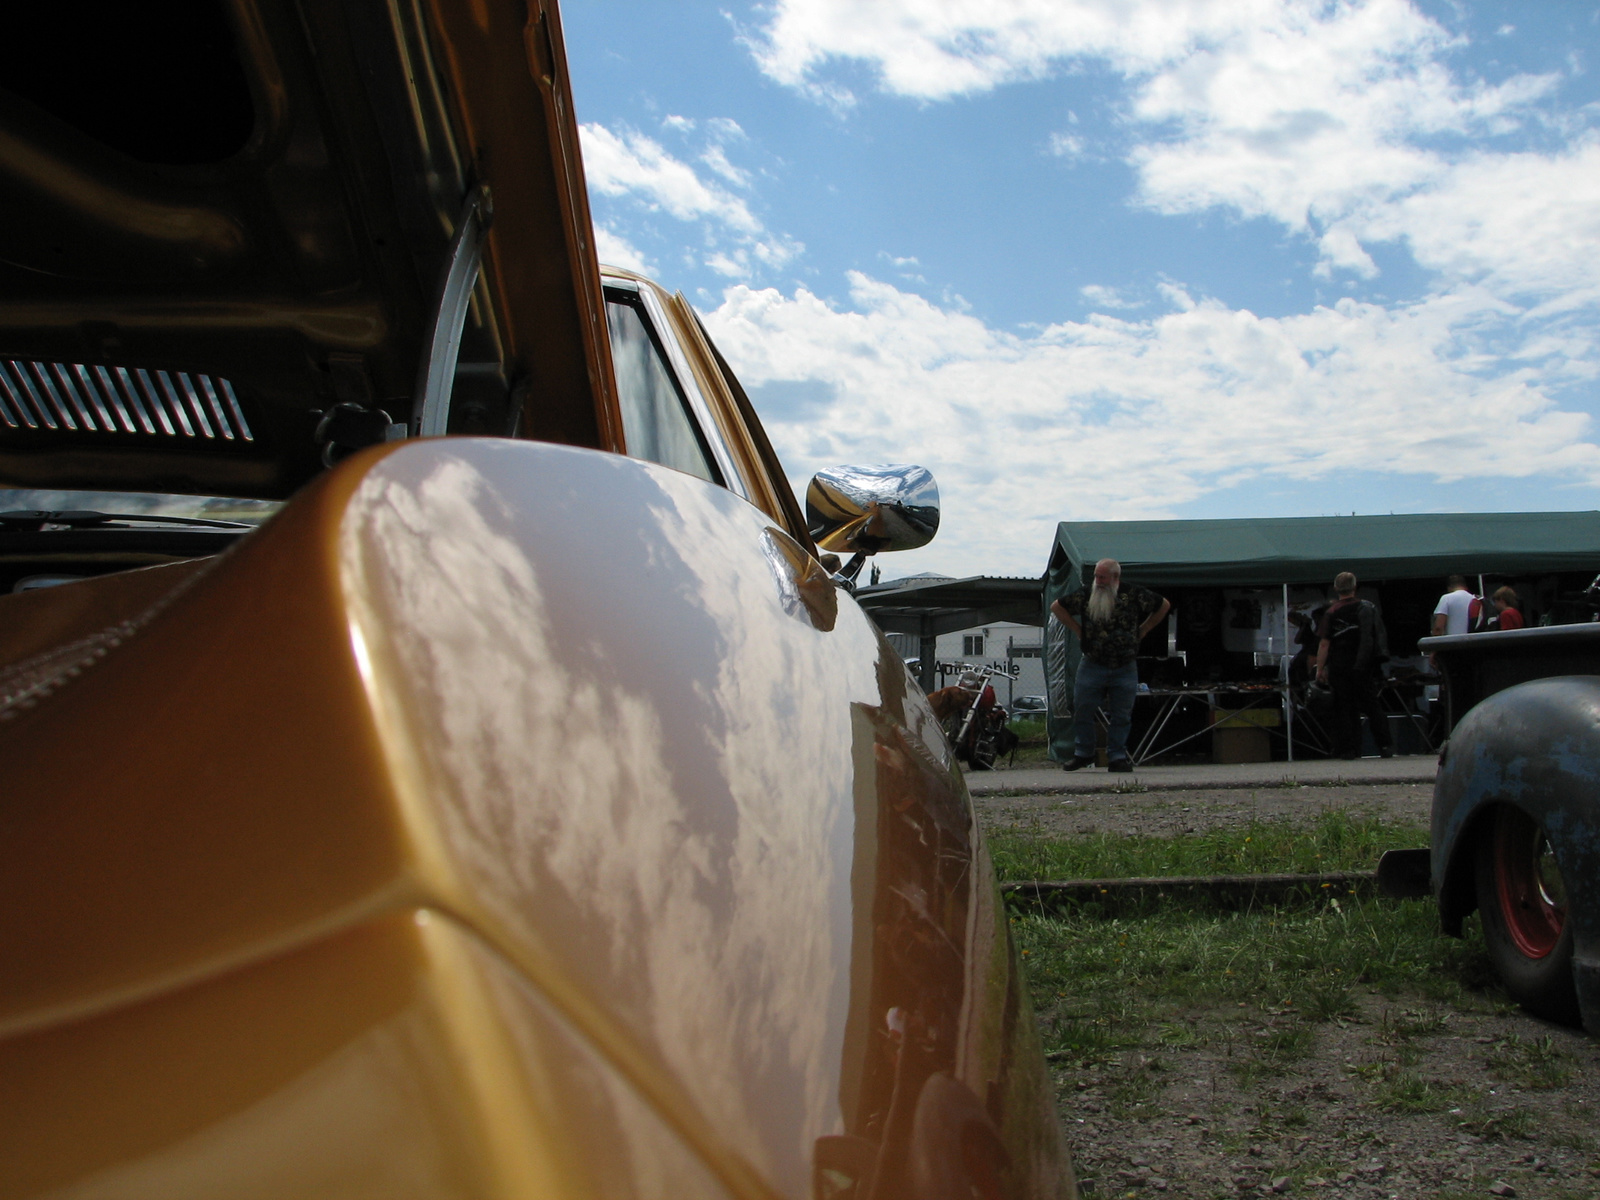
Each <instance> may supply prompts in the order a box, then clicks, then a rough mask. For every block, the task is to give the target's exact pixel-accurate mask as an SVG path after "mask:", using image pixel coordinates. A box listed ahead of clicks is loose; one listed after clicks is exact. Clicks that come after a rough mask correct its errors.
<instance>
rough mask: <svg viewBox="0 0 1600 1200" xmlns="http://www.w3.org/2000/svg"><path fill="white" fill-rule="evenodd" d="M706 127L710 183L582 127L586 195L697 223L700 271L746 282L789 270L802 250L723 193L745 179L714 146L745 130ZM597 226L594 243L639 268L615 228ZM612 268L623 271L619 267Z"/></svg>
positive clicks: (679, 120)
mask: <svg viewBox="0 0 1600 1200" xmlns="http://www.w3.org/2000/svg"><path fill="white" fill-rule="evenodd" d="M665 124H667V125H668V127H669V128H672V129H673V130H675V131H677V132H681V133H689V132H693V131H694V129H695V123H694V122H693V121H691V120H689V119H688V118H686V117H669V118H667V121H666V122H665ZM705 124H706V126H707V128H708V129H711V130H712V135H713V137H715V138H716V139H718V142H716V143H713V144H712V145H710V146H708V147H707V148H706V150H705V151H704V152H703V153H702V154H701V156H700V161H701V162H702V163H703V164H704V165H705V166H706V167H708V168H709V169H710V171H711V173H712V176H714V177H707V176H705V175H702V174H701V173H700V172H699V171H697V170H696V169H695V167H694V166H692V165H691V164H689V163H687V162H684V161H683V160H682V159H680V158H678V157H676V156H675V155H673V154H671V153H670V152H668V151H667V150H666V148H665V147H663V146H662V145H661V144H660V143H659V142H657V141H655V140H654V139H653V138H650V137H647V136H645V135H644V134H642V133H638V132H636V131H634V130H629V129H623V130H621V131H613V130H611V129H608V128H606V127H605V126H604V125H600V124H593V123H591V124H587V125H583V126H580V129H579V132H580V135H581V137H582V140H583V162H584V171H585V174H586V175H587V177H588V182H589V187H590V189H591V191H592V192H593V193H596V194H598V195H599V196H603V197H609V198H614V199H619V200H627V201H630V202H632V203H633V204H634V205H636V206H638V207H640V208H642V209H644V210H645V211H646V212H649V213H658V212H664V213H666V214H667V215H668V216H671V217H673V218H675V219H677V220H679V221H684V222H697V223H699V224H700V225H701V226H702V229H703V232H704V238H705V244H706V250H705V255H704V262H705V265H706V266H708V267H710V268H711V269H712V270H714V271H716V272H718V273H719V274H722V275H726V276H728V277H730V278H738V277H748V276H749V275H750V274H751V272H752V271H753V270H755V269H757V268H764V269H776V268H779V267H782V266H784V265H785V264H787V263H789V262H791V261H792V260H794V259H795V258H796V257H798V256H799V255H800V254H801V253H802V252H803V250H804V246H802V245H801V243H799V242H798V241H796V240H795V239H794V238H791V237H789V236H788V235H786V234H782V233H774V232H773V231H771V230H769V229H767V228H766V227H765V226H764V225H763V224H762V222H761V221H760V219H758V218H757V217H756V215H755V214H754V212H752V211H751V209H750V206H749V204H747V203H746V202H745V200H744V199H743V198H742V197H741V196H738V195H735V194H734V192H732V191H730V190H729V186H731V187H737V188H745V187H747V186H748V185H749V183H750V174H749V172H747V171H745V170H743V169H742V168H740V167H737V166H735V165H734V164H733V163H732V162H730V161H729V160H728V157H727V154H726V152H725V151H724V150H723V147H722V144H720V143H722V142H728V141H734V140H737V139H739V138H742V137H743V130H741V129H740V128H739V126H738V124H737V123H736V122H734V121H730V120H727V119H725V118H717V119H715V120H712V121H707V122H705ZM724 185H728V186H724ZM597 225H600V226H601V229H600V232H597V235H596V236H597V238H600V239H601V240H602V245H605V244H607V243H606V241H605V239H607V238H609V239H610V242H609V244H610V245H611V246H613V247H615V248H616V251H617V253H628V254H632V255H633V256H634V257H635V258H636V259H637V260H639V261H643V255H642V254H641V253H640V251H638V250H637V249H635V248H634V247H633V246H632V245H630V244H629V243H628V242H627V240H626V238H625V237H624V235H622V234H621V233H619V232H618V231H617V230H616V229H615V227H614V226H611V225H607V224H604V223H603V222H597ZM602 257H604V255H602ZM616 265H618V266H623V265H627V264H625V263H622V262H620V261H618V262H617V263H616Z"/></svg>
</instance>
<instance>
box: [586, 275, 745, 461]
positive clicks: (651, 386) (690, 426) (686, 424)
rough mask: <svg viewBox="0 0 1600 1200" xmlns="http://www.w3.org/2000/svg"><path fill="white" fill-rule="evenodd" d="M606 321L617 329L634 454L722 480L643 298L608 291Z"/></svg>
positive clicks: (620, 382)
mask: <svg viewBox="0 0 1600 1200" xmlns="http://www.w3.org/2000/svg"><path fill="white" fill-rule="evenodd" d="M606 324H607V326H608V327H609V328H610V332H611V361H612V363H613V365H614V366H615V368H616V373H617V395H618V399H619V400H620V402H621V404H622V432H623V435H624V436H625V437H626V438H627V441H628V453H629V454H630V455H631V456H632V457H634V458H642V459H646V460H648V461H650V462H655V463H660V464H661V465H662V466H666V467H675V468H677V469H678V470H680V471H686V472H688V473H689V474H690V475H698V476H699V477H700V478H701V479H708V480H710V481H711V482H712V483H721V482H722V477H721V475H720V473H719V472H718V471H717V469H716V467H715V466H714V465H712V461H711V455H710V453H709V451H708V450H707V448H706V444H705V438H704V436H703V435H702V434H701V432H700V429H699V427H698V426H697V425H696V424H695V422H694V419H693V418H692V417H691V416H690V414H689V409H688V405H687V403H686V401H685V399H684V396H683V393H682V392H681V391H680V390H679V389H678V384H677V381H676V380H675V379H674V378H673V376H672V372H671V371H670V370H669V369H668V367H667V364H666V363H665V362H664V361H663V359H662V355H661V348H660V347H659V346H658V345H657V344H656V340H655V337H654V335H653V334H652V333H651V330H650V326H649V323H648V322H647V321H646V320H645V316H644V312H643V311H642V306H641V305H640V303H639V302H638V300H636V299H634V298H632V297H628V296H626V295H624V294H618V293H609V292H608V293H607V294H606Z"/></svg>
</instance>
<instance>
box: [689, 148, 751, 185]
mask: <svg viewBox="0 0 1600 1200" xmlns="http://www.w3.org/2000/svg"><path fill="white" fill-rule="evenodd" d="M700 161H701V162H703V163H705V165H706V166H708V167H710V168H711V170H712V171H713V172H714V173H715V174H717V175H720V176H721V177H722V178H723V179H725V180H727V181H728V182H729V183H731V184H733V185H734V186H735V187H749V186H750V172H749V171H746V170H743V169H742V168H740V167H736V166H734V165H733V164H732V163H731V162H729V161H728V155H727V152H726V151H724V150H723V148H722V147H721V146H712V147H711V148H710V149H709V150H707V151H706V152H705V153H704V154H702V155H701V156H700Z"/></svg>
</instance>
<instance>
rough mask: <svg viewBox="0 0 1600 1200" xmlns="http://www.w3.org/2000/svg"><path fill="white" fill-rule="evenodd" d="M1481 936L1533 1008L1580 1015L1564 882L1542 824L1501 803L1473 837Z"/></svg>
mask: <svg viewBox="0 0 1600 1200" xmlns="http://www.w3.org/2000/svg"><path fill="white" fill-rule="evenodd" d="M1477 853H1478V859H1477V885H1478V910H1479V912H1480V913H1482V915H1483V940H1484V943H1485V945H1486V947H1487V949H1488V952H1489V960H1490V961H1491V962H1492V963H1493V964H1494V969H1495V971H1496V973H1497V974H1498V975H1499V976H1500V981H1501V983H1502V984H1504V985H1505V989H1506V991H1507V992H1508V993H1509V994H1510V995H1511V998H1512V999H1513V1000H1515V1001H1516V1002H1517V1003H1518V1004H1520V1005H1522V1007H1524V1008H1526V1009H1527V1010H1528V1011H1529V1012H1531V1013H1533V1014H1534V1015H1535V1016H1539V1017H1544V1018H1545V1019H1546V1020H1549V1021H1559V1022H1560V1023H1562V1024H1563V1025H1577V1024H1579V1023H1580V1017H1579V1013H1578V989H1577V986H1576V985H1575V984H1574V983H1573V979H1572V922H1571V921H1570V920H1569V919H1568V914H1567V896H1566V888H1565V886H1564V885H1563V884H1562V882H1561V870H1560V867H1559V866H1557V864H1556V860H1555V854H1554V853H1553V852H1552V851H1551V848H1550V839H1549V838H1548V837H1547V836H1546V835H1545V831H1544V829H1543V828H1542V827H1541V826H1540V825H1539V823H1538V822H1537V821H1535V820H1534V819H1533V818H1532V817H1530V816H1528V814H1527V813H1525V812H1523V811H1522V810H1521V809H1520V808H1516V807H1514V806H1512V805H1509V804H1502V805H1500V806H1499V807H1497V808H1496V809H1495V811H1494V812H1493V813H1492V814H1491V816H1490V820H1489V826H1488V828H1487V829H1486V830H1485V831H1484V834H1483V836H1481V837H1479V838H1478V846H1477Z"/></svg>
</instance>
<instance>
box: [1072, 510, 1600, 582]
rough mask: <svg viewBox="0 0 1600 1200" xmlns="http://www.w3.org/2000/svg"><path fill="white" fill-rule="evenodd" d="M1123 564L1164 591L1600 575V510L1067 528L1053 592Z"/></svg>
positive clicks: (1094, 524)
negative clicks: (1353, 577) (1103, 563)
mask: <svg viewBox="0 0 1600 1200" xmlns="http://www.w3.org/2000/svg"><path fill="white" fill-rule="evenodd" d="M1102 558H1114V559H1116V560H1117V561H1119V562H1120V563H1121V564H1122V570H1123V574H1124V576H1125V577H1126V578H1128V579H1130V580H1131V581H1133V582H1136V583H1140V584H1143V585H1145V586H1146V587H1152V588H1158V589H1159V588H1161V587H1169V588H1177V587H1252V586H1257V587H1259V586H1270V585H1273V584H1282V583H1316V584H1327V583H1328V582H1330V581H1331V580H1332V579H1333V577H1334V575H1335V574H1337V573H1338V572H1340V571H1354V572H1355V573H1356V574H1357V575H1358V576H1360V577H1361V580H1362V582H1363V583H1366V582H1372V583H1377V582H1380V581H1382V580H1389V579H1421V578H1430V577H1434V576H1438V577H1439V578H1441V579H1442V578H1443V577H1444V576H1445V575H1449V574H1452V573H1459V574H1463V575H1470V574H1485V575H1490V574H1492V575H1539V574H1552V573H1557V572H1563V571H1600V512H1595V511H1588V512H1535V513H1404V514H1395V515H1389V516H1371V517H1259V518H1243V519H1236V520H1209V521H1063V522H1061V524H1060V525H1058V526H1057V527H1056V539H1055V545H1054V546H1053V547H1052V549H1051V556H1050V572H1049V574H1050V580H1051V583H1052V584H1054V585H1055V587H1053V588H1052V593H1053V594H1060V592H1062V591H1070V590H1073V589H1072V588H1071V587H1067V586H1063V585H1064V584H1065V583H1066V578H1065V577H1066V576H1071V577H1073V578H1074V580H1075V581H1077V580H1081V579H1082V577H1083V570H1084V567H1085V566H1086V565H1092V564H1093V563H1095V562H1097V561H1099V560H1100V559H1102Z"/></svg>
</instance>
